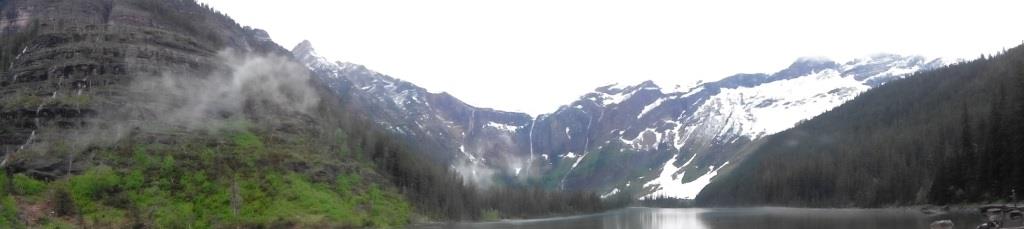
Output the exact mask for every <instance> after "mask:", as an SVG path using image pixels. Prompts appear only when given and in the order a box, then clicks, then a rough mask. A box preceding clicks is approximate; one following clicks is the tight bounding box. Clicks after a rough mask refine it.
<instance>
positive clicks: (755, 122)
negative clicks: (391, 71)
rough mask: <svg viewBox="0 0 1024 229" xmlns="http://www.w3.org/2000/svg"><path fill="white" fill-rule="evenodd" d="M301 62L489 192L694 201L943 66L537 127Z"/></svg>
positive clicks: (334, 66) (759, 82) (571, 108)
mask: <svg viewBox="0 0 1024 229" xmlns="http://www.w3.org/2000/svg"><path fill="white" fill-rule="evenodd" d="M293 53H294V54H295V55H296V57H297V58H299V59H300V60H302V61H303V62H304V63H306V65H307V66H308V67H310V68H311V69H313V71H314V72H317V74H315V75H318V76H319V77H321V78H324V79H327V80H326V81H328V82H330V83H331V88H332V89H334V91H335V92H336V93H338V94H339V95H341V96H343V97H346V98H352V99H354V100H359V101H361V104H362V105H364V107H365V109H369V110H373V111H374V113H375V114H377V117H374V118H375V120H377V121H378V122H380V123H382V124H385V125H388V126H390V128H391V129H392V130H393V131H394V132H397V133H401V134H404V135H405V136H407V137H408V138H409V139H410V140H412V141H414V142H417V143H418V145H421V146H423V147H424V149H425V150H423V151H424V152H425V153H429V154H431V155H433V156H434V157H435V158H437V159H438V160H439V161H441V162H443V163H448V164H450V165H451V166H452V167H453V168H456V169H458V171H460V173H462V174H463V175H464V176H465V177H467V178H470V180H472V181H474V182H477V183H481V184H493V183H500V184H532V185H541V186H544V187H548V188H553V189H555V188H557V189H570V190H593V191H598V192H601V193H604V194H606V195H612V194H618V193H629V194H630V195H636V196H641V195H664V196H673V197H679V198H694V197H695V196H696V195H697V193H698V192H699V191H700V190H701V189H702V188H703V186H704V185H706V184H707V183H708V182H710V180H711V179H712V178H713V177H714V176H715V175H716V174H717V173H718V171H719V170H720V169H722V168H723V167H727V166H728V164H729V162H735V161H737V160H742V158H743V155H744V154H743V152H745V149H746V148H748V147H756V144H751V143H756V142H757V141H756V140H757V139H758V138H760V137H762V136H765V135H768V134H772V133H776V132H778V131H782V130H785V129H787V128H790V127H792V126H793V125H795V124H796V123H797V122H799V121H801V120H805V119H809V118H811V117H814V116H816V115H818V114H820V113H823V112H825V111H827V110H828V109H831V108H833V107H835V106H838V105H839V104H841V103H843V102H845V101H847V100H849V99H852V98H853V97H854V96H856V95H858V94H859V93H861V92H863V91H865V90H868V89H870V88H871V87H874V86H878V85H881V84H882V83H884V82H888V81H890V80H893V79H898V78H900V77H903V76H905V75H907V74H910V73H913V72H916V71H918V70H926V69H932V68H936V67H939V66H942V65H943V62H942V61H940V60H929V59H925V58H923V57H917V56H898V55H878V56H873V57H871V58H866V59H858V60H854V61H850V62H848V63H844V64H839V63H836V62H834V61H831V60H826V59H821V58H803V59H800V60H798V61H796V62H794V63H793V64H792V65H791V66H789V67H788V68H786V69H783V70H781V71H779V72H777V73H774V74H738V75H734V76H730V77H726V78H724V79H722V80H719V81H716V82H707V83H701V84H698V85H694V86H692V87H691V86H683V87H678V88H677V89H672V90H669V89H664V88H661V87H659V86H658V85H656V84H655V83H654V82H651V81H647V82H643V83H641V84H638V85H628V86H625V85H624V86H620V85H609V86H604V87H600V88H597V89H596V90H595V91H594V92H591V93H587V94H585V95H583V96H581V97H580V98H579V100H577V101H575V102H573V103H571V104H568V105H565V106H562V107H561V108H559V109H558V110H556V111H554V112H552V113H549V114H544V115H540V116H538V117H531V116H529V115H526V114H522V113H512V112H502V111H496V110H493V109H487V108H478V107H474V106H471V105H468V104H466V103H464V102H462V101H460V100H458V99H457V98H454V97H452V96H450V95H448V94H444V93H441V94H434V93H429V92H427V90H425V89H423V88H420V87H417V86H415V85H412V84H410V83H408V82H403V81H401V80H399V79H395V78H392V77H389V76H386V75H383V74H380V73H377V72H373V71H371V70H368V69H366V68H365V67H363V66H360V65H356V64H351V63H342V62H331V61H328V60H326V59H324V58H322V57H319V56H317V55H316V53H315V52H314V51H313V49H312V47H311V45H310V44H309V43H308V42H304V43H302V44H300V45H299V46H298V47H296V48H295V49H294V50H293Z"/></svg>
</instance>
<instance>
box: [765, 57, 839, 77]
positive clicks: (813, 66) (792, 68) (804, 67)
mask: <svg viewBox="0 0 1024 229" xmlns="http://www.w3.org/2000/svg"><path fill="white" fill-rule="evenodd" d="M838 67H839V64H838V63H836V62H835V61H832V60H831V59H829V58H825V57H800V58H797V59H796V61H794V62H793V64H790V65H789V67H788V68H786V69H784V70H782V71H779V72H777V73H775V74H774V75H772V76H773V77H774V78H776V79H789V78H793V77H799V76H802V75H807V74H810V73H812V72H817V71H821V70H825V69H836V68H838Z"/></svg>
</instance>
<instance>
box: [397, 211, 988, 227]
mask: <svg viewBox="0 0 1024 229" xmlns="http://www.w3.org/2000/svg"><path fill="white" fill-rule="evenodd" d="M939 219H951V220H953V222H955V223H956V228H965V229H966V228H971V229H973V228H975V227H976V226H977V225H978V224H980V223H981V216H980V215H976V214H954V215H926V214H923V213H921V212H919V211H915V210H899V209H895V210H894V209H884V210H880V209H805V208H723V209H660V208H626V209H621V210H615V211H610V212H606V213H601V214H594V215H582V216H572V217H560V218H550V219H535V220H507V221H500V222H490V223H460V224H436V225H418V226H413V227H412V228H417V229H426V228H552V229H577V228H578V229H600V228H614V229H618V228H622V229H633V228H674V229H676V228H694V229H726V228H729V229H733V228H744V229H745V228H761V229H801V228H807V229H811V228H813V229H829V228H842V229H865V228H875V229H897V228H899V229H913V228H921V229H927V228H928V224H929V223H931V222H932V221H934V220H939Z"/></svg>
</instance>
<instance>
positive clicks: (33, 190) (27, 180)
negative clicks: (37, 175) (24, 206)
mask: <svg viewBox="0 0 1024 229" xmlns="http://www.w3.org/2000/svg"><path fill="white" fill-rule="evenodd" d="M43 190H46V183H43V182H42V181H38V180H36V179H32V178H31V177H28V176H25V174H20V173H19V174H15V175H14V192H15V193H16V194H18V195H29V196H30V195H36V194H39V193H41V192H43Z"/></svg>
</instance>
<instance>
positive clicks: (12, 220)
mask: <svg viewBox="0 0 1024 229" xmlns="http://www.w3.org/2000/svg"><path fill="white" fill-rule="evenodd" d="M18 222H19V221H18V207H17V205H15V203H14V196H11V195H4V196H3V197H0V227H3V228H17V227H19V226H20V225H19V223H18Z"/></svg>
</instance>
